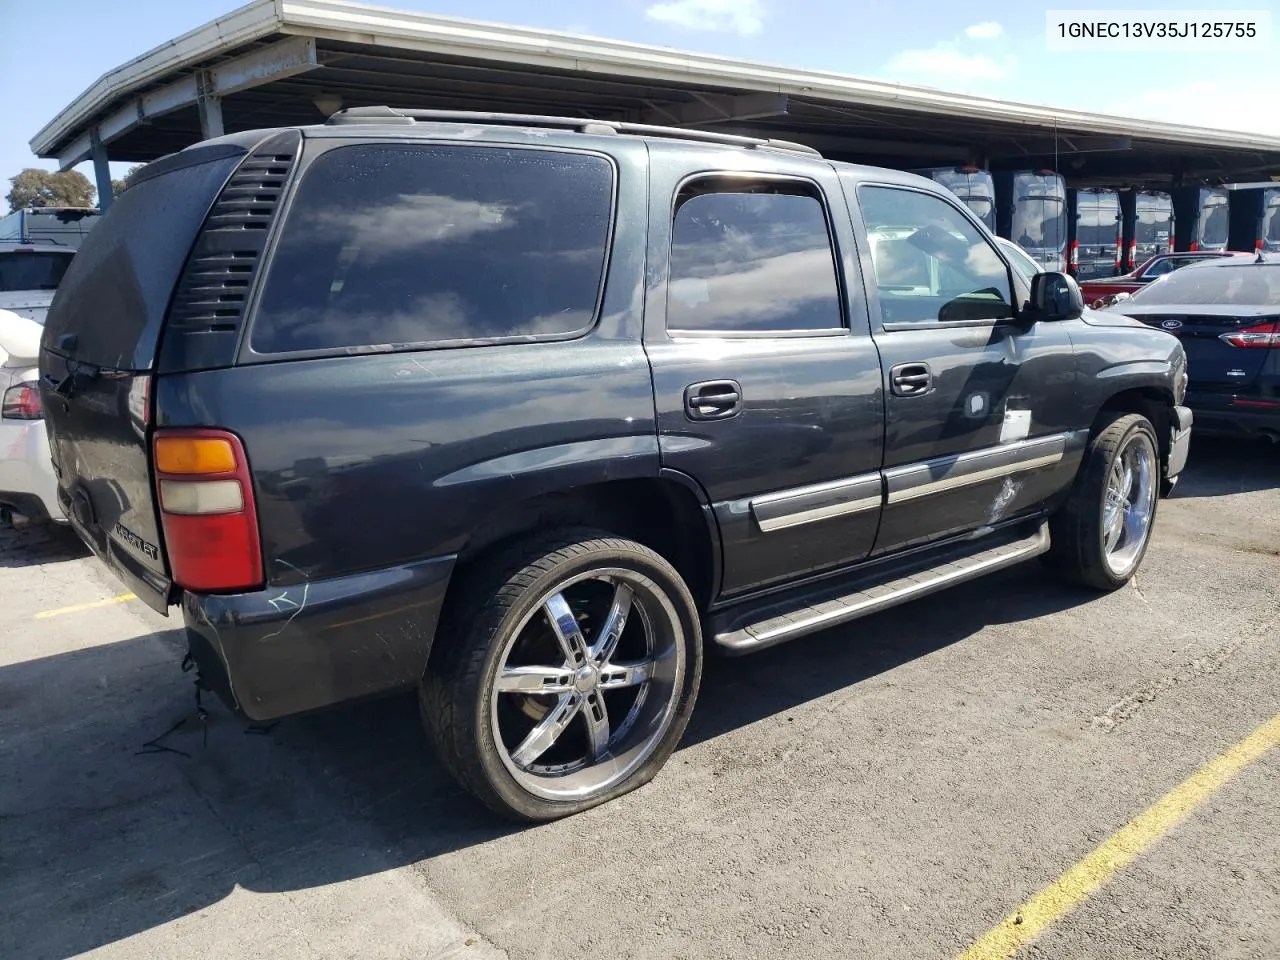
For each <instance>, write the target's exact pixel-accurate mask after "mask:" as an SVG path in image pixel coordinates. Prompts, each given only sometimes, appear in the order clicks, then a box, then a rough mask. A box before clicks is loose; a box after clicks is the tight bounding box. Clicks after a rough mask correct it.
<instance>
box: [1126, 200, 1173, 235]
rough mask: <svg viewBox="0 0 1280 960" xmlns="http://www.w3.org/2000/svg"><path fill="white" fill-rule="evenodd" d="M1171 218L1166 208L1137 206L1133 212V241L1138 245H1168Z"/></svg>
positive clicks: (1169, 209) (1168, 209)
mask: <svg viewBox="0 0 1280 960" xmlns="http://www.w3.org/2000/svg"><path fill="white" fill-rule="evenodd" d="M1171 217H1172V212H1171V208H1170V207H1168V206H1159V207H1150V206H1139V207H1138V208H1137V210H1136V211H1135V222H1134V227H1133V237H1134V239H1135V240H1137V241H1138V243H1168V242H1169V220H1170V218H1171Z"/></svg>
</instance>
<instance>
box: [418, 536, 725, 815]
mask: <svg viewBox="0 0 1280 960" xmlns="http://www.w3.org/2000/svg"><path fill="white" fill-rule="evenodd" d="M489 569H490V570H492V571H493V572H492V574H491V575H489V576H485V575H483V574H481V575H480V577H478V578H477V579H476V580H475V581H474V582H473V583H472V584H471V585H470V589H467V590H466V592H465V593H464V595H462V596H460V597H459V599H458V602H457V603H455V604H452V605H451V609H450V613H449V615H448V617H447V620H446V622H445V623H444V624H442V626H441V631H440V633H439V635H438V636H437V639H436V644H437V649H436V652H434V653H433V655H432V659H431V664H430V666H429V667H428V671H427V674H426V676H425V677H424V679H423V683H422V687H421V695H420V698H419V702H420V704H421V708H422V714H423V719H424V722H425V724H426V726H427V730H428V732H429V734H430V736H431V739H432V741H433V742H434V744H435V746H436V748H437V751H438V753H439V754H440V756H441V758H442V759H443V760H444V762H445V764H446V766H448V767H449V769H450V770H451V772H452V773H453V774H454V775H455V776H456V777H457V779H458V780H459V782H461V783H462V785H463V786H464V787H466V788H467V789H468V790H469V791H470V792H471V793H473V794H474V795H475V796H476V797H478V798H479V799H480V800H482V801H483V802H484V803H486V804H488V805H489V806H490V807H491V808H492V809H494V810H496V811H497V812H499V813H502V814H504V815H507V816H511V817H515V818H518V819H524V820H550V819H554V818H557V817H563V816H567V815H569V814H572V813H577V812H579V811H581V810H585V809H587V808H589V807H593V806H595V805H597V804H599V803H603V802H604V801H606V800H609V799H612V798H613V797H616V796H619V795H620V794H623V793H626V792H627V791H630V790H633V789H635V788H636V787H638V786H640V785H642V784H644V783H647V782H648V781H649V780H651V779H652V778H653V776H654V775H655V774H656V773H657V772H658V770H659V769H660V768H661V767H662V765H663V764H664V763H665V762H666V760H667V758H668V757H669V756H670V755H671V752H672V751H673V750H674V749H675V747H676V744H677V743H678V742H679V740H680V737H681V735H682V734H683V733H684V729H685V726H686V725H687V723H688V720H689V715H690V713H691V712H692V709H693V703H694V700H695V697H696V694H697V687H698V681H699V678H700V673H701V661H702V657H701V634H700V629H699V623H698V615H697V610H696V608H695V607H694V604H693V600H692V598H691V597H690V595H689V591H688V589H687V588H686V586H685V584H684V582H683V581H682V580H681V578H680V575H679V574H678V573H677V572H676V571H675V569H674V568H673V567H672V566H671V565H670V564H669V563H667V561H666V560H664V559H663V558H662V557H661V556H659V555H658V554H656V553H654V552H653V551H652V550H649V549H648V548H646V547H643V546H641V545H640V544H637V543H634V542H632V541H629V540H622V539H617V538H613V537H609V536H607V535H604V534H600V533H596V532H593V531H582V532H579V533H576V534H568V535H562V536H559V537H556V538H554V539H550V540H542V541H540V542H534V543H527V544H524V545H522V546H518V547H516V548H515V549H514V550H512V551H510V552H508V553H507V554H506V555H505V556H503V557H500V558H498V559H497V560H496V561H495V562H494V563H493V564H492V565H491V566H489ZM464 589H465V588H464Z"/></svg>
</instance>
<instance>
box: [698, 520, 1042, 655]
mask: <svg viewBox="0 0 1280 960" xmlns="http://www.w3.org/2000/svg"><path fill="white" fill-rule="evenodd" d="M1048 549H1049V525H1048V524H1047V523H1041V524H1040V525H1039V527H1038V529H1037V530H1036V531H1035V532H1034V533H1032V534H1031V535H1030V536H1024V537H1022V538H1021V539H1018V540H1012V541H1008V540H1006V541H1005V542H1004V543H1001V544H999V545H997V546H993V547H989V548H987V549H986V550H982V551H980V552H978V553H973V554H970V555H968V556H965V557H962V558H960V559H957V560H952V561H950V562H947V563H941V564H939V565H937V566H934V567H927V568H925V569H923V570H917V571H916V572H914V573H907V574H904V575H900V576H898V577H896V578H894V579H891V580H888V581H885V582H883V583H876V584H874V585H873V586H866V587H864V588H863V589H860V590H855V591H853V592H851V593H846V594H842V595H838V596H832V597H830V598H829V599H826V600H822V601H821V602H817V603H812V604H809V605H806V606H801V607H798V608H796V609H794V610H788V611H786V612H785V613H778V612H777V610H778V608H776V607H775V608H774V610H773V611H771V612H770V614H771V615H770V616H768V618H767V619H763V620H759V621H757V622H755V623H750V624H747V625H746V626H743V627H740V628H739V629H737V630H732V631H730V632H726V633H717V634H716V635H715V637H714V640H715V643H716V645H717V646H719V647H722V648H723V649H724V651H725V652H726V653H728V654H732V655H738V654H745V653H754V652H755V651H757V650H763V649H765V648H766V647H772V646H774V645H775V644H779V643H784V642H785V641H787V640H794V639H795V638H796V637H802V636H804V635H805V634H808V633H816V632H818V631H819V630H826V629H827V628H829V627H835V626H838V625H840V624H842V623H848V622H849V621H851V620H858V619H860V618H861V617H866V616H870V615H871V614H873V613H879V612H880V611H881V610H887V609H888V608H889V607H893V606H897V605H898V604H900V603H906V602H907V601H908V600H915V599H916V598H918V597H923V596H926V595H927V594H930V593H935V592H937V591H939V590H945V589H946V588H947V587H953V586H955V585H956V584H959V583H964V582H965V581H966V580H972V579H974V578H975V577H980V576H983V575H984V574H988V573H994V572H995V571H996V570H1002V569H1004V568H1005V567H1011V566H1013V565H1014V564H1017V563H1021V562H1022V561H1024V560H1027V559H1030V558H1031V557H1035V556H1039V555H1040V554H1042V553H1044V552H1045V551H1047V550H1048ZM864 582H865V581H864Z"/></svg>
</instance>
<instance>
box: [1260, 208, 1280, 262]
mask: <svg viewBox="0 0 1280 960" xmlns="http://www.w3.org/2000/svg"><path fill="white" fill-rule="evenodd" d="M1262 239H1263V241H1264V242H1265V244H1266V248H1267V249H1268V250H1276V249H1280V197H1276V198H1275V199H1273V200H1271V201H1270V205H1269V206H1267V208H1266V209H1265V210H1264V211H1263V213H1262Z"/></svg>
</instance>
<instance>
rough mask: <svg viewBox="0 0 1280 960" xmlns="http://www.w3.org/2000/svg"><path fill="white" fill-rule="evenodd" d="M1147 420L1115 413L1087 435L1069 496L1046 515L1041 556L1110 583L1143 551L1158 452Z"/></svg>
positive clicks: (1084, 578)
mask: <svg viewBox="0 0 1280 960" xmlns="http://www.w3.org/2000/svg"><path fill="white" fill-rule="evenodd" d="M1159 449H1160V448H1159V445H1158V443H1157V441H1156V432H1155V428H1154V427H1152V425H1151V421H1150V420H1148V419H1147V418H1146V417H1143V416H1141V415H1139V414H1136V413H1128V414H1117V415H1116V417H1115V418H1114V419H1113V420H1112V421H1111V422H1110V423H1109V424H1107V425H1106V426H1105V427H1103V429H1101V430H1099V431H1098V432H1097V433H1095V434H1094V435H1093V437H1092V438H1091V439H1090V441H1089V447H1088V449H1087V450H1086V451H1085V456H1084V462H1083V463H1082V464H1081V466H1080V474H1079V476H1078V477H1077V479H1076V484H1075V487H1074V489H1073V490H1072V492H1071V496H1070V498H1069V499H1068V500H1067V502H1066V504H1065V505H1064V506H1063V507H1062V509H1061V510H1059V511H1058V513H1057V514H1056V515H1055V516H1054V517H1053V518H1052V519H1051V520H1050V523H1049V533H1050V537H1051V542H1052V545H1051V547H1050V549H1049V553H1048V554H1047V555H1046V557H1045V560H1046V562H1047V563H1048V564H1049V566H1050V567H1051V568H1052V569H1054V570H1055V571H1056V572H1058V573H1059V574H1061V575H1062V576H1063V577H1065V578H1066V579H1068V580H1071V581H1073V582H1075V583H1078V584H1081V585H1082V586H1087V587H1092V588H1093V589H1095V590H1115V589H1117V588H1119V587H1122V586H1124V585H1125V584H1126V583H1128V582H1129V580H1130V578H1132V577H1133V575H1134V573H1136V572H1137V569H1138V565H1139V564H1141V563H1142V558H1143V556H1144V555H1145V554H1146V552H1147V544H1148V543H1149V542H1150V540H1151V528H1152V525H1153V523H1154V522H1155V515H1156V505H1157V503H1158V502H1159V499H1158V497H1157V491H1158V489H1159V486H1160V455H1159Z"/></svg>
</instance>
